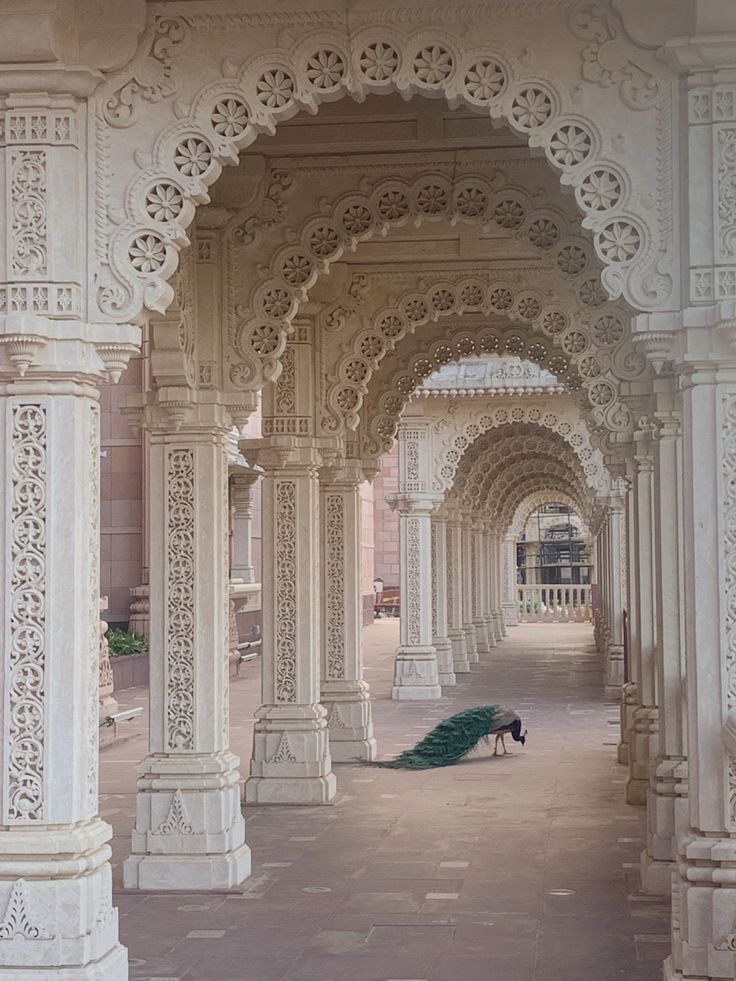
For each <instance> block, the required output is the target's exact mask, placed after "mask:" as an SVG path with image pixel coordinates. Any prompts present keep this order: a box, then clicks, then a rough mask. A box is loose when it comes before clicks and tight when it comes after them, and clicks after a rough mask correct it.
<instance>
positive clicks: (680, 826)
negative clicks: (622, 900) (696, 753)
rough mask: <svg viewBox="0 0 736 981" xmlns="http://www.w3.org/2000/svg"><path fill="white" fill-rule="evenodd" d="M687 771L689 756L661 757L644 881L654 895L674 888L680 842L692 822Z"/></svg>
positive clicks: (650, 799) (652, 788)
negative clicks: (678, 844)
mask: <svg viewBox="0 0 736 981" xmlns="http://www.w3.org/2000/svg"><path fill="white" fill-rule="evenodd" d="M687 771H688V766H687V760H685V759H682V758H679V759H660V760H658V762H657V766H656V769H655V772H654V774H653V776H652V780H651V783H650V785H649V792H648V794H647V845H646V848H645V849H644V850H643V851H642V853H641V881H642V887H643V889H644V892H647V893H650V894H651V895H656V896H668V895H669V894H670V892H671V890H672V873H673V871H674V870H675V859H676V857H677V842H678V840H679V839H680V838H681V837H682V836H683V835H684V834H685V833H686V831H687V825H688V814H687V806H688V805H687Z"/></svg>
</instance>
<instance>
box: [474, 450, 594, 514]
mask: <svg viewBox="0 0 736 981" xmlns="http://www.w3.org/2000/svg"><path fill="white" fill-rule="evenodd" d="M529 476H535V477H539V476H546V477H550V476H552V477H558V478H560V479H561V480H563V481H566V482H567V484H568V486H570V487H574V488H577V489H578V491H579V495H581V496H585V494H587V493H589V492H588V491H586V486H585V481H584V479H583V477H582V476H581V474H580V472H579V470H578V468H577V467H575V466H574V465H573V464H572V463H571V461H568V460H560V459H558V458H556V457H555V456H553V455H552V454H550V453H541V452H540V451H535V452H531V453H528V452H523V451H522V452H519V453H516V454H511V455H510V459H509V464H508V467H501V469H497V470H496V471H495V472H493V473H491V474H487V473H482V472H481V473H476V474H475V475H474V477H473V479H472V480H469V481H468V482H467V483H465V484H464V485H460V486H458V489H457V493H458V495H459V498H460V500H461V501H462V502H463V505H464V506H466V507H471V508H473V509H475V508H480V509H489V508H490V510H491V512H495V513H497V512H498V510H499V509H500V508H502V507H504V505H505V502H506V501H507V500H508V497H509V495H510V494H513V493H514V492H515V491H516V489H517V486H518V485H519V484H520V483H521V482H523V481H524V480H526V479H528V478H529Z"/></svg>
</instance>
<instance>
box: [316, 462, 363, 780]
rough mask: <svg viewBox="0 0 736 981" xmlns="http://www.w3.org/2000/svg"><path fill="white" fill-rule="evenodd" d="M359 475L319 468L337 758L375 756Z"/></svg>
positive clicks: (325, 683)
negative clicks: (366, 663) (366, 665)
mask: <svg viewBox="0 0 736 981" xmlns="http://www.w3.org/2000/svg"><path fill="white" fill-rule="evenodd" d="M361 480H362V473H361V471H360V468H359V467H358V466H357V465H356V464H352V465H348V466H344V467H329V468H324V469H322V470H321V471H320V539H321V542H322V569H321V581H322V589H321V594H322V609H321V614H322V648H321V649H322V671H321V676H322V679H321V686H320V692H321V696H320V697H321V701H322V705H323V706H324V708H325V711H326V712H327V728H328V731H329V739H330V754H331V756H332V760H333V762H335V763H350V762H354V761H355V760H373V759H375V758H376V740H375V739H374V737H373V721H372V717H371V702H370V691H369V689H368V685H367V683H366V682H365V680H364V679H363V651H362V630H363V628H362V623H363V610H362V596H361V548H362V540H361V511H362V500H361V496H360V482H361Z"/></svg>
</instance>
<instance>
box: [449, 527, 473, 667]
mask: <svg viewBox="0 0 736 981" xmlns="http://www.w3.org/2000/svg"><path fill="white" fill-rule="evenodd" d="M462 552H463V545H462V520H461V518H460V516H459V515H458V514H457V512H456V511H452V510H451V511H450V512H449V515H448V519H447V537H446V555H447V635H448V637H449V638H450V644H451V645H452V663H453V669H454V671H455V674H456V675H457V674H464V673H465V672H467V671H470V662H469V661H468V650H467V646H466V643H465V631H464V630H463V621H462V606H463V569H462Z"/></svg>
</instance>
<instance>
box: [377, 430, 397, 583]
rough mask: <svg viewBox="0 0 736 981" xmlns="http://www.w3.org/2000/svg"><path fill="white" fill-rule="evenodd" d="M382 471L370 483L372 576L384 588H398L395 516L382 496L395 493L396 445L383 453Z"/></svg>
mask: <svg viewBox="0 0 736 981" xmlns="http://www.w3.org/2000/svg"><path fill="white" fill-rule="evenodd" d="M381 463H382V469H381V472H380V473H379V474H378V476H377V477H376V479H375V480H374V481H373V497H374V509H373V530H374V541H375V559H374V568H375V575H376V576H378V578H380V579H383V582H384V585H385V586H386V587H398V585H399V516H398V514H396V512H395V511H391V509H390V508H389V506H388V504H386V500H385V498H386V495H387V494H395V493H396V492H397V491H398V489H399V450H398V445H397V446H394V448H393V449H392V450H391V451H390V452H389V453H386V454H385V455H384V456H383V458H382V460H381Z"/></svg>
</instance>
